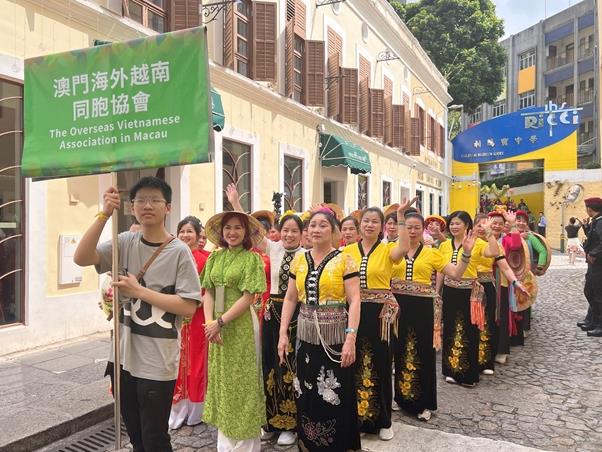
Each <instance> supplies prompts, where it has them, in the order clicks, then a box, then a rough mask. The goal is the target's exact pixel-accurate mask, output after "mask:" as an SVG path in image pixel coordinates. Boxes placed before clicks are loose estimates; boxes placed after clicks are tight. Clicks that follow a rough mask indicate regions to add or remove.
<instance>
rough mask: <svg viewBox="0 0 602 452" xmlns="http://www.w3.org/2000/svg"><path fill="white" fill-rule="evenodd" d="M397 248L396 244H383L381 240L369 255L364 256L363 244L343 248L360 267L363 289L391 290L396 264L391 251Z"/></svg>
mask: <svg viewBox="0 0 602 452" xmlns="http://www.w3.org/2000/svg"><path fill="white" fill-rule="evenodd" d="M396 246H397V243H395V242H392V243H383V242H381V241H380V240H379V241H377V242H376V243H375V244H374V246H373V247H372V249H371V250H370V251H368V254H364V249H363V248H362V244H361V242H357V243H353V244H351V245H347V246H346V247H345V248H343V253H344V254H347V255H349V256H351V257H352V258H353V260H354V261H355V263H356V264H357V266H358V269H359V276H360V285H361V287H362V288H363V289H385V290H388V289H390V288H391V275H392V274H393V265H394V264H395V262H393V260H392V259H391V250H392V249H393V248H395V247H396ZM398 262H399V261H398Z"/></svg>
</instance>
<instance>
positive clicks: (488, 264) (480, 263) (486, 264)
mask: <svg viewBox="0 0 602 452" xmlns="http://www.w3.org/2000/svg"><path fill="white" fill-rule="evenodd" d="M479 242H483V243H484V245H483V246H484V247H485V248H487V246H488V245H489V243H488V242H486V241H485V240H483V239H477V242H476V243H479ZM476 243H475V246H476ZM474 259H475V262H476V264H477V272H479V273H487V272H492V271H493V263H494V262H495V259H494V258H493V257H485V256H475V257H474Z"/></svg>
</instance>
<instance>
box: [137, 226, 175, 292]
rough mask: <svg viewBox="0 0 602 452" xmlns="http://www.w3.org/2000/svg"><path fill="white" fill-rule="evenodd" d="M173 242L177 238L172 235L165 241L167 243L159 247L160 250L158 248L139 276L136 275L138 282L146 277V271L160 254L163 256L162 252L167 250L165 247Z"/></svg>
mask: <svg viewBox="0 0 602 452" xmlns="http://www.w3.org/2000/svg"><path fill="white" fill-rule="evenodd" d="M173 240H175V237H174V236H173V235H170V236H169V237H168V238H166V239H165V241H164V242H163V243H162V244H161V245H160V246H159V248H157V249H156V250H155V252H154V253H153V255H152V256H151V257H150V258H149V259H148V260H147V261H146V263H145V264H144V267H142V269H141V270H140V271H139V272H138V275H136V279H138V281H141V280H142V278H143V277H144V274H145V273H146V271H147V270H148V267H150V266H151V264H152V263H153V262H155V259H157V257H158V256H159V254H161V251H163V250H164V249H165V247H166V246H167V245H169V244H170V243H171V242H172V241H173Z"/></svg>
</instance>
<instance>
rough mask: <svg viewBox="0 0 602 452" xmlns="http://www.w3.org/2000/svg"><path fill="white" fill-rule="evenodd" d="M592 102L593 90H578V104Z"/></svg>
mask: <svg viewBox="0 0 602 452" xmlns="http://www.w3.org/2000/svg"><path fill="white" fill-rule="evenodd" d="M593 101H594V89H593V88H588V89H582V90H579V104H587V103H588V102H593Z"/></svg>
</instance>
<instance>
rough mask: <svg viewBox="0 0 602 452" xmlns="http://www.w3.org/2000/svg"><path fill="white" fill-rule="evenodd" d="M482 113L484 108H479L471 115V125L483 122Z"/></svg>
mask: <svg viewBox="0 0 602 452" xmlns="http://www.w3.org/2000/svg"><path fill="white" fill-rule="evenodd" d="M482 111H483V109H482V107H477V108H476V110H475V111H474V112H473V113H472V114H471V115H470V118H469V123H470V124H474V123H476V122H481V118H482Z"/></svg>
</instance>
